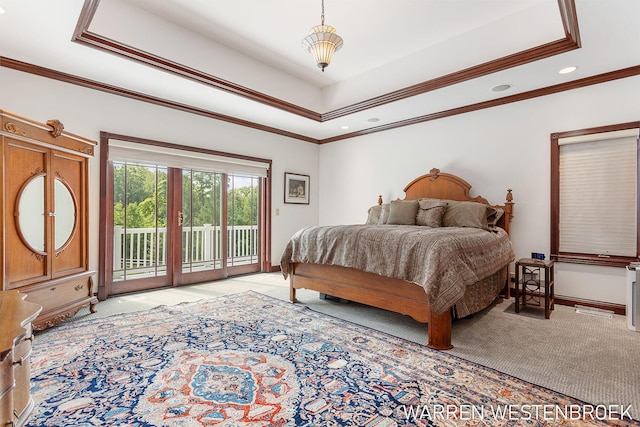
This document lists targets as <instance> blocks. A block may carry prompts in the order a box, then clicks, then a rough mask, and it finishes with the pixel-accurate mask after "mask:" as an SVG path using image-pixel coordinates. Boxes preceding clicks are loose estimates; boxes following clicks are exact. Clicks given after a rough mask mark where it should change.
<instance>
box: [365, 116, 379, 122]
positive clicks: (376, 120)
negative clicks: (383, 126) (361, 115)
mask: <svg viewBox="0 0 640 427" xmlns="http://www.w3.org/2000/svg"><path fill="white" fill-rule="evenodd" d="M367 121H368V122H371V123H375V122H379V121H380V119H379V118H377V117H371V118H370V119H368V120H367Z"/></svg>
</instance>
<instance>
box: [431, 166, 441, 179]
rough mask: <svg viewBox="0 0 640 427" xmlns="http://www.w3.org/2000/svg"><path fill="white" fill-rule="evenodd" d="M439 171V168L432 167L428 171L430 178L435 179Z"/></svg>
mask: <svg viewBox="0 0 640 427" xmlns="http://www.w3.org/2000/svg"><path fill="white" fill-rule="evenodd" d="M439 173H440V169H438V168H433V169H431V170H430V171H429V175H431V178H433V179H436V178H437V177H438V174H439Z"/></svg>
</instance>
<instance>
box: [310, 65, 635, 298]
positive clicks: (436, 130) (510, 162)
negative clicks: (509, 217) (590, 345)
mask: <svg viewBox="0 0 640 427" xmlns="http://www.w3.org/2000/svg"><path fill="white" fill-rule="evenodd" d="M639 98H640V77H633V78H628V79H624V80H617V81H613V82H609V83H605V84H600V85H596V86H591V87H586V88H582V89H577V90H572V91H568V92H563V93H559V94H555V95H549V96H545V97H540V98H534V99H531V100H527V101H523V102H518V103H513V104H508V105H504V106H500V107H495V108H491V109H486V110H481V111H476V112H472V113H467V114H462V115H458V116H454V117H449V118H446V119H441V120H436V121H432V122H427V123H423V124H419V125H414V126H409V127H404V128H401V129H397V130H393V131H388V132H382V133H377V134H372V135H367V136H362V137H359V138H354V139H350V140H345V141H340V142H335V143H331V144H326V145H322V146H321V147H320V223H321V224H337V223H362V222H364V220H365V219H366V212H367V209H368V208H369V207H370V206H372V205H374V204H375V203H376V201H377V196H378V195H379V194H381V195H382V196H383V198H384V200H386V201H389V200H391V199H395V198H397V197H400V198H404V193H403V191H402V189H403V188H404V186H405V185H406V184H408V183H409V182H410V181H411V180H413V179H414V178H416V177H418V176H420V175H423V174H425V173H428V172H429V170H430V169H431V168H433V167H437V168H439V169H440V170H441V171H442V172H447V173H452V174H455V175H458V176H460V177H461V178H463V179H465V180H466V181H467V182H469V183H470V184H471V185H472V186H473V187H472V189H471V195H472V196H475V195H481V196H483V197H485V198H487V199H488V200H489V201H490V202H492V203H503V202H504V197H505V194H506V190H507V189H508V188H511V189H513V197H514V202H515V203H516V205H515V218H514V220H513V222H512V242H513V246H514V250H515V253H516V258H522V257H528V256H529V255H530V254H531V252H543V253H545V254H547V257H548V255H549V247H550V243H549V241H550V233H549V224H550V190H549V188H550V141H549V135H550V134H551V133H553V132H560V131H568V130H574V129H583V128H590V127H596V126H602V125H609V124H616V123H623V122H629V121H638V120H640V104H639V103H638V99H639ZM624 281H625V272H624V268H613V267H595V266H584V265H574V264H558V265H557V266H556V293H557V294H559V295H565V296H570V297H574V298H584V299H592V300H597V301H606V302H612V303H619V304H624V302H625V295H624V287H625V283H624Z"/></svg>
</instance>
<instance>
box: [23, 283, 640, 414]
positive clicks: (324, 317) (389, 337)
mask: <svg viewBox="0 0 640 427" xmlns="http://www.w3.org/2000/svg"><path fill="white" fill-rule="evenodd" d="M246 297H252V298H255V299H257V300H259V301H263V302H264V303H265V304H273V305H278V306H279V307H281V308H282V309H287V311H288V310H292V312H296V311H297V312H299V313H301V314H302V315H304V316H308V317H312V318H314V317H315V318H318V319H319V320H321V321H324V322H328V323H330V324H331V325H332V326H334V327H335V326H339V327H340V328H344V327H346V328H348V330H349V331H350V332H356V331H358V333H359V334H364V335H370V336H372V337H375V338H379V339H381V340H385V342H386V343H387V344H389V345H391V346H392V347H393V348H401V349H406V350H407V351H412V352H417V353H421V354H429V355H433V356H434V358H433V360H434V363H437V362H438V361H439V360H446V359H449V360H450V361H453V362H459V363H461V364H468V366H470V367H473V368H474V369H472V370H469V372H474V373H479V374H482V372H486V374H487V376H491V375H493V376H496V377H506V378H507V379H509V378H510V379H512V380H514V381H516V382H519V383H521V385H526V386H528V387H529V388H530V389H531V390H532V393H538V394H542V393H540V392H544V393H546V394H548V395H549V399H550V400H552V401H553V400H554V399H561V400H567V401H570V402H571V404H572V405H573V404H575V405H590V404H589V403H588V402H585V401H583V400H581V399H577V398H574V397H572V396H570V395H567V394H565V393H562V392H558V391H556V390H553V389H550V388H548V387H545V386H541V385H538V384H535V383H532V382H530V381H527V380H524V379H522V378H519V377H517V376H514V375H511V374H506V373H504V372H501V371H499V370H497V369H494V368H491V367H488V366H485V365H483V364H480V363H477V362H474V361H470V360H467V359H464V358H462V357H460V356H457V355H454V354H450V353H447V352H446V351H439V350H434V349H430V348H428V347H426V346H425V345H423V344H420V343H417V342H414V341H411V340H408V339H406V338H403V337H399V336H397V335H393V334H391V333H389V332H386V331H381V330H379V329H375V328H372V327H370V326H367V325H363V324H360V323H357V322H354V321H352V320H347V319H343V318H340V317H338V316H335V315H332V314H328V313H324V312H321V311H318V310H316V309H313V308H311V307H309V306H307V305H305V304H303V303H297V304H293V303H291V302H289V301H285V300H283V299H280V298H277V297H273V296H271V295H267V294H263V293H261V292H257V291H253V290H249V291H243V292H237V293H232V294H227V295H220V296H215V297H211V298H202V299H199V300H197V301H187V302H180V303H177V304H172V305H166V304H162V305H158V306H156V307H152V308H149V309H145V310H140V311H133V312H126V313H116V314H111V315H108V316H105V317H100V318H95V319H92V318H85V319H81V320H78V321H74V322H68V323H62V324H60V325H57V326H55V327H53V328H50V329H48V330H45V331H42V332H39V333H37V335H36V341H35V343H34V345H35V346H37V345H38V344H37V343H38V341H39V340H38V336H39V335H45V334H48V333H55V332H56V331H59V332H64V331H68V330H70V329H76V331H74V332H77V330H78V329H82V327H83V326H84V325H89V324H95V323H96V322H109V321H110V320H115V319H117V320H118V321H121V322H122V321H124V322H126V323H127V324H130V325H131V327H134V324H135V321H132V322H127V320H128V319H135V318H137V317H140V316H144V315H145V313H149V314H151V313H154V312H155V313H159V314H161V313H162V312H170V311H171V310H174V309H176V308H178V307H180V308H184V307H189V306H197V305H201V304H206V303H207V302H212V301H225V300H226V301H241V300H242V299H246ZM345 331H346V330H345ZM368 331H371V333H367V332H368ZM425 334H426V326H425ZM336 335H338V334H336ZM75 336H77V337H78V339H85V338H84V335H83V334H82V333H79V334H77V335H75ZM334 336H335V335H334ZM343 338H346V337H341V336H338V339H339V340H342V339H343ZM385 338H386V339H385ZM56 340H57V339H56V338H53V341H56ZM372 354H373V355H376V354H377V353H375V352H373V353H372ZM461 397H463V396H461ZM595 405H597V404H594V406H595ZM611 421H613V422H615V420H611ZM607 424H609V423H607ZM625 425H639V426H640V422H637V421H635V420H633V421H631V420H628V421H627V424H625Z"/></svg>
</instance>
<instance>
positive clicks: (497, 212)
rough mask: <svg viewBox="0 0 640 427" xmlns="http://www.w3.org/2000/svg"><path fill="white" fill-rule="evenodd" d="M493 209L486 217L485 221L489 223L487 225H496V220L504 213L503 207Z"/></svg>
mask: <svg viewBox="0 0 640 427" xmlns="http://www.w3.org/2000/svg"><path fill="white" fill-rule="evenodd" d="M493 210H494V213H493V214H489V216H488V217H487V223H488V224H489V227H497V226H498V221H499V220H500V218H502V215H504V209H501V208H493Z"/></svg>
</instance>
